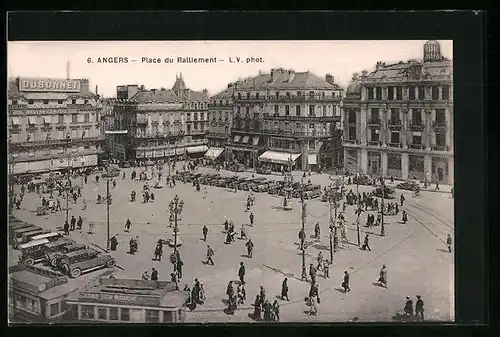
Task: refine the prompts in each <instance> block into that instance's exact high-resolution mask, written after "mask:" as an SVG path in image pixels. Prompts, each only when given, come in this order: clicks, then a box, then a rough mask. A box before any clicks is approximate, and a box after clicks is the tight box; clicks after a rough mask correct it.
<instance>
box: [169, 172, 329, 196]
mask: <svg viewBox="0 0 500 337" xmlns="http://www.w3.org/2000/svg"><path fill="white" fill-rule="evenodd" d="M176 179H178V180H183V181H186V182H189V183H191V182H194V181H197V182H199V183H200V184H202V185H209V186H216V187H222V188H231V189H235V188H236V189H238V190H242V191H252V192H256V193H269V194H273V195H279V196H284V195H285V194H286V193H287V192H286V189H287V188H289V187H288V186H285V183H284V182H283V181H278V180H268V179H267V178H264V177H240V176H237V175H235V176H230V177H227V176H226V177H222V176H221V175H220V174H216V173H199V172H189V171H184V172H179V173H178V174H177V177H176ZM303 188H304V198H305V199H313V198H318V197H321V194H322V190H321V185H317V184H305V185H303ZM291 189H292V196H293V197H294V198H300V195H301V191H302V189H301V183H299V182H296V183H293V184H292V186H291Z"/></svg>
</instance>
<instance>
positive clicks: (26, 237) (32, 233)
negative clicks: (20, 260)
mask: <svg viewBox="0 0 500 337" xmlns="http://www.w3.org/2000/svg"><path fill="white" fill-rule="evenodd" d="M47 233H50V231H49V230H47V229H41V228H40V229H37V230H34V231H30V232H24V233H22V234H21V237H20V238H19V239H18V240H17V246H19V245H21V244H23V243H28V242H30V241H31V239H32V238H33V237H35V236H41V235H42V234H47Z"/></svg>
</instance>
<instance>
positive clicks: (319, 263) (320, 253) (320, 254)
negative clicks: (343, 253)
mask: <svg viewBox="0 0 500 337" xmlns="http://www.w3.org/2000/svg"><path fill="white" fill-rule="evenodd" d="M316 260H317V261H318V265H317V266H316V269H317V270H318V271H319V270H323V253H322V252H321V251H319V253H318V257H317V258H316Z"/></svg>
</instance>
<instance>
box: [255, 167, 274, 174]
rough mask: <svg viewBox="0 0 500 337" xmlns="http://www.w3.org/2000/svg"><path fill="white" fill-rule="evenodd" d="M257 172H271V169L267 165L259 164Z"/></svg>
mask: <svg viewBox="0 0 500 337" xmlns="http://www.w3.org/2000/svg"><path fill="white" fill-rule="evenodd" d="M257 173H258V174H271V173H272V170H271V168H270V167H269V166H261V167H258V168H257Z"/></svg>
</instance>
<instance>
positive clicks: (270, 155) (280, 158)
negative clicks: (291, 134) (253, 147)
mask: <svg viewBox="0 0 500 337" xmlns="http://www.w3.org/2000/svg"><path fill="white" fill-rule="evenodd" d="M299 157H300V154H298V153H292V154H290V153H286V152H276V151H266V152H264V153H263V154H262V155H260V156H259V161H262V162H268V163H273V164H288V162H289V160H290V159H291V160H292V162H294V161H296V160H297V158H299Z"/></svg>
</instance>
